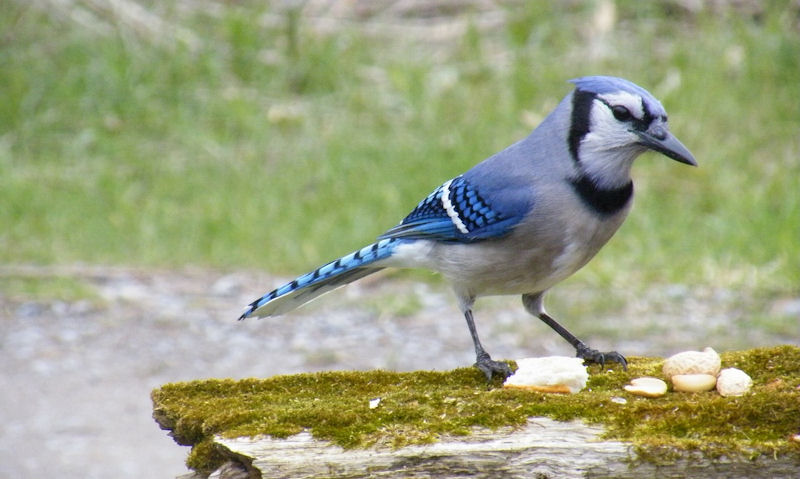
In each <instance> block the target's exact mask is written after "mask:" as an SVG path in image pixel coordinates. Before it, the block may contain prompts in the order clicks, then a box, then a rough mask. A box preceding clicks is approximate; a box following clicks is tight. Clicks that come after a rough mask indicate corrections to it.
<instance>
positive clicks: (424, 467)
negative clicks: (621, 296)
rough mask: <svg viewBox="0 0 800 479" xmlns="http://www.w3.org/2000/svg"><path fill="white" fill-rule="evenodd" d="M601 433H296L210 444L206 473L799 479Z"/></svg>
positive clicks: (772, 461) (777, 463) (765, 463)
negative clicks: (661, 453)
mask: <svg viewBox="0 0 800 479" xmlns="http://www.w3.org/2000/svg"><path fill="white" fill-rule="evenodd" d="M601 433H602V428H600V427H595V426H587V425H585V424H583V423H582V422H580V421H571V422H559V421H554V420H551V419H548V418H532V419H530V420H529V421H528V424H527V425H526V426H525V427H523V428H519V429H503V430H498V431H488V430H475V431H474V433H473V434H472V435H470V436H452V437H446V438H442V440H440V441H439V442H436V443H434V444H428V445H414V446H407V447H402V448H398V449H391V448H387V447H374V448H369V449H351V450H345V449H342V448H341V447H339V446H336V445H333V444H331V443H329V442H326V441H319V440H316V439H314V438H313V437H312V436H311V434H309V433H308V432H302V433H300V434H297V435H295V436H291V437H288V438H285V439H275V438H271V437H257V438H252V439H251V438H234V439H225V438H221V437H218V438H217V439H216V443H217V445H218V446H219V447H220V450H221V451H222V452H223V453H224V454H225V455H227V456H229V457H230V458H231V461H232V463H231V464H234V465H235V464H239V465H240V466H238V467H235V466H232V465H231V464H227V465H226V466H224V468H226V469H225V470H223V468H220V469H219V470H217V471H215V473H214V474H212V477H216V478H219V479H240V478H242V477H244V476H245V472H244V471H245V470H246V471H247V475H249V477H250V478H262V477H263V478H331V477H336V478H347V479H356V478H372V477H377V478H423V477H424V478H430V477H437V478H456V477H459V478H463V477H471V478H487V479H488V478H535V479H547V478H553V479H555V478H559V479H561V478H584V477H591V478H600V479H602V478H624V479H627V478H631V479H633V478H637V479H638V478H641V477H659V478H667V479H670V478H676V479H677V478H685V477H693V478H702V477H708V478H726V479H729V478H732V479H736V478H742V479H745V478H752V477H770V478H784V477H785V478H797V477H800V462H798V460H797V458H796V457H786V458H781V457H779V458H765V457H763V456H762V457H759V458H758V459H756V460H752V461H751V460H747V459H745V458H726V457H722V458H715V459H710V458H707V457H704V456H702V455H700V454H697V453H682V454H679V455H678V458H677V459H675V460H671V461H669V462H666V463H654V462H650V461H648V460H645V459H643V458H640V457H637V455H636V452H635V451H634V449H633V447H632V446H631V445H630V444H627V443H623V442H618V441H608V440H603V439H601V438H600V434H601Z"/></svg>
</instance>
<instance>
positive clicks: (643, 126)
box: [598, 98, 666, 131]
mask: <svg viewBox="0 0 800 479" xmlns="http://www.w3.org/2000/svg"><path fill="white" fill-rule="evenodd" d="M598 99H599V100H600V101H601V102H603V104H604V105H605V106H607V107H608V109H609V110H611V113H613V114H614V118H616V119H617V120H619V121H623V122H629V123H630V124H631V125H632V126H633V128H634V129H636V130H640V131H644V130H647V128H648V127H649V126H650V123H652V122H653V120H654V119H655V117H653V115H652V114H651V113H650V111H649V110H648V109H647V105H646V104H645V102H644V98H642V111H643V112H644V116H643V117H642V118H641V119H639V118H636V116H634V115H633V113H632V112H631V111H630V110H629V109H628V108H627V107H625V106H624V105H612V104H611V103H609V102H607V101H605V100H603V99H602V98H598ZM623 111H624V113H623ZM665 121H666V120H665Z"/></svg>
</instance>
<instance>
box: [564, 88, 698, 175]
mask: <svg viewBox="0 0 800 479" xmlns="http://www.w3.org/2000/svg"><path fill="white" fill-rule="evenodd" d="M571 81H572V83H574V84H575V86H576V88H575V91H574V92H573V94H572V102H571V103H572V112H571V119H570V131H569V136H568V139H567V141H568V145H569V150H570V154H571V155H572V158H573V160H574V161H575V162H576V164H577V165H578V168H579V169H580V171H581V172H583V173H585V174H588V175H589V176H590V177H592V178H593V180H595V181H596V182H597V183H602V184H605V185H608V186H614V185H616V184H623V183H625V182H627V181H629V180H630V176H629V174H630V166H631V164H632V163H633V160H634V159H636V157H637V156H639V155H640V154H641V153H643V152H645V151H647V150H652V151H657V152H659V153H662V154H664V155H666V156H667V157H669V158H672V159H673V160H676V161H679V162H681V163H686V164H688V165H693V166H696V165H697V162H696V161H695V159H694V156H692V154H691V153H690V152H689V150H688V149H687V148H686V147H685V146H683V144H682V143H681V142H680V141H679V140H678V139H677V138H675V137H674V136H673V135H672V133H670V131H669V128H668V126H667V112H666V111H665V110H664V107H663V106H662V105H661V102H659V101H658V100H657V99H656V98H655V97H653V95H651V94H650V93H649V92H648V91H647V90H645V89H644V88H642V87H640V86H638V85H636V84H634V83H631V82H630V81H628V80H624V79H622V78H616V77H609V76H589V77H582V78H577V79H575V80H571Z"/></svg>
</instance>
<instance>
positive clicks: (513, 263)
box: [239, 76, 697, 380]
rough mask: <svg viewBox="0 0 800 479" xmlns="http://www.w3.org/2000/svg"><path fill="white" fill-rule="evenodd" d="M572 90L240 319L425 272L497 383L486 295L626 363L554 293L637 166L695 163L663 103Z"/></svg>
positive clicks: (635, 95) (589, 80) (605, 224)
mask: <svg viewBox="0 0 800 479" xmlns="http://www.w3.org/2000/svg"><path fill="white" fill-rule="evenodd" d="M571 82H572V83H573V84H574V85H575V89H574V90H573V91H571V92H570V93H569V94H567V96H566V97H565V98H564V99H563V100H562V101H561V103H559V104H558V106H557V107H556V108H555V110H553V111H552V112H551V113H550V114H549V115H548V116H547V118H545V119H544V120H543V121H542V123H541V124H540V125H539V126H538V127H537V128H536V129H535V130H533V132H532V133H531V134H530V135H528V136H527V137H526V138H524V139H522V140H520V141H518V142H517V143H514V144H513V145H511V146H509V147H507V148H506V149H505V150H503V151H501V152H499V153H496V154H495V155H493V156H491V157H489V158H487V159H486V160H484V161H482V162H481V163H479V164H477V165H475V166H474V167H473V168H472V169H470V170H469V171H467V172H466V173H464V174H462V175H459V176H456V177H455V178H453V179H450V180H447V181H446V182H444V184H442V185H441V186H439V187H438V188H436V189H435V190H434V191H433V192H432V193H431V194H430V195H428V197H427V198H425V199H423V200H422V201H421V202H420V203H419V204H418V205H417V207H416V208H414V210H413V211H411V213H410V214H409V215H408V216H406V218H405V219H404V220H403V221H401V222H400V224H398V225H397V226H395V227H393V228H391V229H389V230H388V231H386V232H385V233H384V234H382V235H381V236H379V237H378V240H377V241H376V242H375V243H373V244H371V245H369V246H365V247H363V248H361V249H359V250H357V251H354V252H352V253H350V254H348V255H346V256H343V257H341V258H339V259H337V260H335V261H332V262H330V263H328V264H326V265H324V266H321V267H319V268H317V269H315V270H314V271H311V272H310V273H307V274H304V275H302V276H300V277H298V278H296V279H294V280H292V281H291V282H289V283H287V284H284V285H283V286H280V287H279V288H277V289H275V290H273V291H271V292H269V293H267V294H265V295H264V296H262V297H261V298H259V299H257V300H255V301H253V302H252V303H251V304H250V305H249V306H247V308H246V310H245V311H244V313H243V314H242V315H241V317H240V318H239V319H245V318H248V317H266V316H276V315H280V314H283V313H286V312H288V311H291V310H293V309H295V308H297V307H298V306H300V305H302V304H304V303H306V302H308V301H310V300H312V299H314V298H316V297H317V296H320V295H321V294H324V293H326V292H328V291H331V290H333V289H335V288H338V287H340V286H343V285H345V284H348V283H350V282H352V281H355V280H357V279H359V278H363V277H364V276H367V275H369V274H372V273H374V272H376V271H379V270H381V269H383V268H387V267H401V268H425V269H429V270H433V271H436V272H438V273H440V274H441V275H442V276H444V277H445V278H446V279H447V280H448V281H449V282H450V284H451V285H452V287H453V289H454V291H455V293H456V296H457V298H458V305H459V307H460V309H461V312H462V313H463V314H464V317H465V318H466V321H467V326H468V327H469V332H470V335H471V336H472V341H473V343H474V345H475V354H476V356H477V361H476V366H477V367H478V368H479V369H480V370H481V371H482V372H483V373H484V374H485V375H486V377H487V379H488V380H491V379H492V377H493V376H494V375H495V374H497V375H501V376H508V375H509V374H510V373H511V370H510V368H509V366H508V365H507V364H506V363H505V362H501V361H495V360H493V359H492V358H491V357H490V356H489V354H488V353H487V352H486V350H485V349H484V348H483V346H482V345H481V342H480V340H479V339H478V332H477V330H476V329H475V322H474V320H473V316H472V305H473V303H474V302H475V299H476V298H478V297H479V296H486V295H507V294H520V295H522V303H523V305H524V306H525V309H526V310H527V311H528V312H530V313H531V314H533V315H534V316H537V317H538V318H539V319H540V320H542V321H543V322H545V323H546V324H547V325H548V326H550V327H551V328H552V329H553V330H555V331H556V332H557V333H558V334H559V335H561V336H562V337H563V338H564V339H565V340H567V341H568V342H569V343H570V344H571V345H572V346H573V347H574V348H575V350H576V352H577V356H578V357H580V358H583V359H584V360H585V361H586V362H587V363H599V364H601V365H603V364H605V362H606V361H614V362H617V363H620V364H621V365H622V367H626V366H627V361H626V360H625V357H624V356H623V355H621V354H619V353H618V352H616V351H611V352H606V353H603V352H600V351H597V350H595V349H592V348H590V347H588V346H587V345H586V344H584V343H583V342H582V341H581V340H579V339H578V338H577V337H575V336H574V335H573V334H572V333H570V332H569V331H567V329H566V328H564V327H563V326H561V325H560V324H559V323H558V322H556V320H554V319H553V318H552V317H551V316H549V315H548V314H547V312H546V311H545V309H544V305H543V303H542V299H543V296H544V294H545V292H546V291H547V290H548V289H550V288H551V287H552V286H554V285H555V284H556V283H558V282H560V281H562V280H563V279H565V278H567V277H568V276H570V275H571V274H573V273H575V272H576V271H578V270H579V269H580V268H581V267H583V266H584V265H585V264H586V263H587V262H588V261H589V260H590V259H591V258H592V257H593V256H594V255H595V254H596V253H597V252H598V250H600V248H601V247H602V246H603V245H604V244H605V243H606V242H607V241H608V240H609V238H611V236H612V235H613V234H614V233H615V232H616V231H617V229H618V228H619V227H620V225H621V224H622V222H623V220H625V217H626V216H627V215H628V211H629V210H630V208H631V203H632V199H633V183H632V181H631V176H630V169H631V165H632V164H633V161H634V160H635V159H636V157H638V156H639V155H640V154H642V153H644V152H645V151H648V150H652V151H656V152H659V153H662V154H664V155H666V156H667V157H669V158H672V159H673V160H677V161H679V162H681V163H685V164H688V165H693V166H696V165H697V163H696V162H695V159H694V157H693V156H692V154H691V153H690V152H689V150H688V149H687V148H686V147H685V146H684V145H683V144H682V143H681V142H680V141H679V140H678V139H677V138H675V137H674V136H673V135H672V134H671V133H670V131H669V129H668V128H667V113H666V111H665V110H664V107H663V106H662V105H661V103H660V102H659V101H658V100H657V99H656V98H654V97H653V96H652V95H651V94H650V93H648V92H647V91H646V90H644V89H643V88H641V87H639V86H638V85H635V84H634V83H631V82H630V81H627V80H624V79H622V78H615V77H609V76H589V77H583V78H578V79H574V80H571Z"/></svg>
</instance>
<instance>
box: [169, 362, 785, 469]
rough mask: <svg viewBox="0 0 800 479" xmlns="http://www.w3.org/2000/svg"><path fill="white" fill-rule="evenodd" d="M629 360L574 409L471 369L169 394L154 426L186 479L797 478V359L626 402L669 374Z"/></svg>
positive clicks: (178, 389)
mask: <svg viewBox="0 0 800 479" xmlns="http://www.w3.org/2000/svg"><path fill="white" fill-rule="evenodd" d="M630 359H631V362H630V363H631V364H630V368H629V370H628V371H600V370H599V369H594V370H592V374H591V376H590V379H589V383H588V385H587V388H586V389H585V390H584V391H582V392H580V393H577V394H572V395H547V394H542V393H536V392H531V391H520V390H508V389H503V388H500V387H497V386H499V385H492V386H491V387H490V388H487V387H486V383H485V380H484V379H482V376H481V374H480V373H479V372H478V371H476V370H473V369H471V368H465V369H458V370H454V371H444V372H430V371H417V372H410V373H395V372H387V371H369V372H327V373H314V374H299V375H293V376H279V377H274V378H269V379H263V380H257V379H248V380H241V381H233V380H206V381H193V382H189V383H178V384H168V385H165V386H163V387H162V388H160V389H157V390H155V391H154V392H153V401H154V418H155V419H156V421H157V422H158V423H159V424H160V425H161V427H162V428H164V429H168V430H170V431H171V432H170V434H171V435H172V436H173V437H174V439H175V440H176V442H178V443H180V444H184V445H190V446H192V448H193V449H192V452H191V454H190V456H189V460H188V462H187V464H188V465H189V466H190V467H191V468H192V469H194V470H195V471H197V472H195V473H194V475H192V476H187V477H206V476H207V475H209V474H211V475H212V477H219V478H226V479H234V478H236V479H239V478H245V477H248V478H256V477H265V478H273V477H276V478H277V477H307V478H314V477H342V478H361V477H464V476H467V477H538V478H546V477H553V478H555V477H558V478H562V477H620V478H628V477H630V478H633V477H637V478H638V477H665V478H671V477H676V478H677V477H725V478H740V477H741V478H749V477H771V478H773V477H774V478H781V477H786V478H790V477H791V478H795V477H798V476H799V475H800V443H798V442H797V441H796V440H795V439H796V437H797V434H798V433H800V348H796V347H791V346H784V347H777V348H764V349H754V350H750V351H742V352H730V353H724V354H723V355H722V361H723V366H724V367H737V368H740V369H743V370H745V371H747V372H748V373H750V375H751V376H752V377H753V380H754V388H753V390H752V391H751V392H750V393H749V394H747V395H745V396H742V397H728V398H725V397H721V396H719V395H718V394H716V393H715V392H708V393H677V392H670V393H668V394H667V395H666V396H664V397H661V398H656V399H647V398H640V397H636V396H632V395H630V394H628V393H626V392H625V391H624V390H623V389H622V386H623V385H624V384H626V383H627V382H628V381H629V380H630V379H631V378H632V377H637V376H644V375H656V376H657V375H659V370H660V366H661V364H662V362H663V361H662V360H661V359H659V358H630ZM377 398H380V401H376V399H377ZM370 401H372V404H370Z"/></svg>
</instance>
